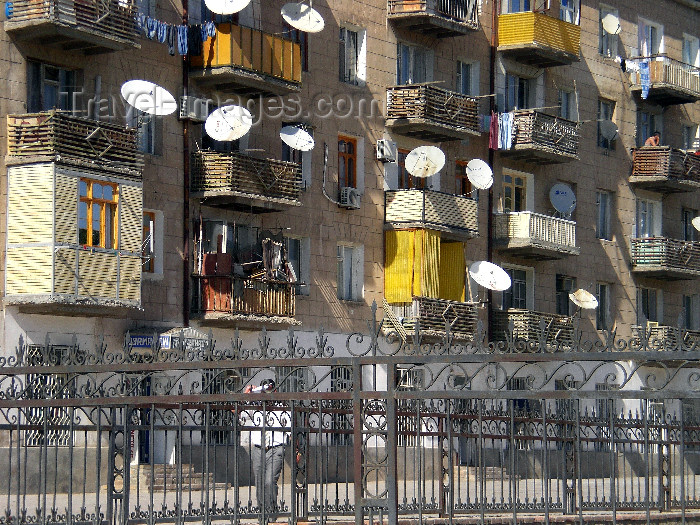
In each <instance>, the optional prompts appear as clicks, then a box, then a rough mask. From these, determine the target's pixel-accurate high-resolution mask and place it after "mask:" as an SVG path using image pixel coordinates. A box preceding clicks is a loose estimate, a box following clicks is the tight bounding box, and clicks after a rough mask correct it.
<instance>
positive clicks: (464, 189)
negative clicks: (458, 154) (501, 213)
mask: <svg viewBox="0 0 700 525" xmlns="http://www.w3.org/2000/svg"><path fill="white" fill-rule="evenodd" d="M467 163H468V161H466V160H458V161H457V162H456V164H455V188H456V193H457V195H463V196H465V197H471V198H472V199H474V200H475V201H478V200H479V192H478V191H474V190H475V188H472V183H471V182H470V181H469V178H468V177H467Z"/></svg>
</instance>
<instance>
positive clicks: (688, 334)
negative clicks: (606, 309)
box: [633, 322, 700, 351]
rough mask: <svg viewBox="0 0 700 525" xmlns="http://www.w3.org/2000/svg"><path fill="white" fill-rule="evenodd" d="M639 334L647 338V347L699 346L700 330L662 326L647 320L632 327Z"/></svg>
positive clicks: (682, 348) (669, 349) (691, 348)
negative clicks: (645, 322) (643, 324)
mask: <svg viewBox="0 0 700 525" xmlns="http://www.w3.org/2000/svg"><path fill="white" fill-rule="evenodd" d="M633 328H634V329H635V330H636V331H637V333H638V335H639V336H644V337H647V338H648V339H649V347H650V348H651V349H656V350H659V351H673V350H695V349H696V348H697V347H698V346H700V330H687V329H684V328H678V327H675V326H664V325H660V324H658V323H656V322H647V325H646V330H645V329H644V327H643V326H636V327H633Z"/></svg>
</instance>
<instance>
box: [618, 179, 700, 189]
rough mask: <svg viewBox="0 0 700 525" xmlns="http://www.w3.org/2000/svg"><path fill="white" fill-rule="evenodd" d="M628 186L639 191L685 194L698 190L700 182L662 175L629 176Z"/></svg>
mask: <svg viewBox="0 0 700 525" xmlns="http://www.w3.org/2000/svg"><path fill="white" fill-rule="evenodd" d="M629 180H630V184H633V185H635V186H636V187H637V188H639V189H643V190H648V191H654V192H657V193H685V192H688V191H697V190H700V182H698V181H694V180H687V179H686V180H684V179H677V178H674V177H666V176H664V175H659V176H658V177H655V176H651V177H650V176H647V175H644V176H641V177H640V176H635V175H631V176H630V179H629Z"/></svg>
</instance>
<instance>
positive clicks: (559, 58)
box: [498, 11, 581, 67]
mask: <svg viewBox="0 0 700 525" xmlns="http://www.w3.org/2000/svg"><path fill="white" fill-rule="evenodd" d="M580 41H581V28H580V27H579V26H578V25H576V24H572V23H570V22H565V21H563V20H559V19H558V18H553V17H551V16H548V15H545V14H542V13H533V12H532V11H526V12H523V13H508V14H503V15H499V17H498V51H499V52H501V53H503V55H505V56H507V57H510V58H512V59H514V60H516V61H518V62H521V63H523V64H529V65H533V66H537V67H553V66H565V65H568V64H571V63H572V62H576V61H578V60H579V49H580Z"/></svg>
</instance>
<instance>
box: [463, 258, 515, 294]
mask: <svg viewBox="0 0 700 525" xmlns="http://www.w3.org/2000/svg"><path fill="white" fill-rule="evenodd" d="M469 275H470V277H471V278H472V279H474V280H475V281H476V283H477V284H480V285H481V286H483V287H484V288H488V289H489V290H495V291H497V292H502V291H503V290H507V289H508V288H510V284H511V283H510V275H508V273H507V272H506V271H505V270H504V269H503V268H501V267H500V266H498V265H497V264H493V263H490V262H488V261H477V262H475V263H472V264H471V265H470V266H469Z"/></svg>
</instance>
